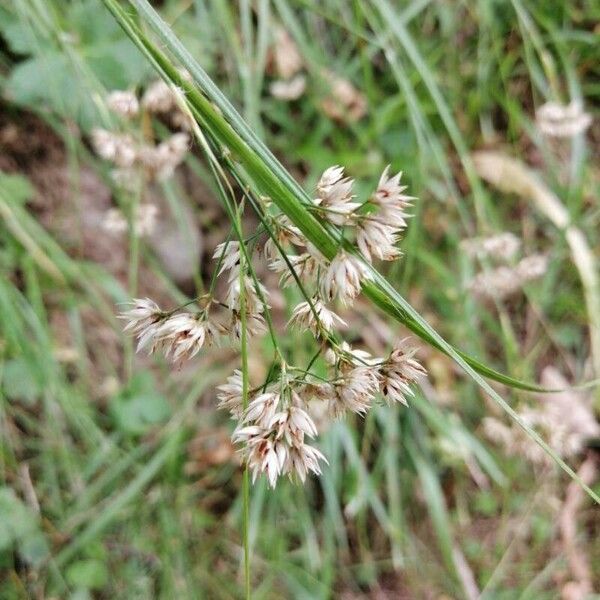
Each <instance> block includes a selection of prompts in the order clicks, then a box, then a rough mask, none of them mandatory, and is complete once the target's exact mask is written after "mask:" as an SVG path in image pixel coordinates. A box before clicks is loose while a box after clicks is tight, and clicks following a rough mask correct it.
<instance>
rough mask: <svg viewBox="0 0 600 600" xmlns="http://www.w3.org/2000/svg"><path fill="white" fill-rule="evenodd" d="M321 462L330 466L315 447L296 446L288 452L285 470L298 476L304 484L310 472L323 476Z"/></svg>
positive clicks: (306, 445)
mask: <svg viewBox="0 0 600 600" xmlns="http://www.w3.org/2000/svg"><path fill="white" fill-rule="evenodd" d="M320 460H322V461H323V462H324V463H326V464H328V463H327V459H326V458H325V457H324V456H323V454H322V453H321V452H320V451H319V450H317V449H316V448H314V447H313V446H309V445H308V444H294V445H293V446H291V447H290V448H289V449H288V451H287V456H286V460H285V463H284V466H283V469H284V470H285V471H286V472H288V473H289V474H296V475H297V476H298V477H299V478H300V481H301V482H302V483H304V481H305V480H306V475H307V474H308V472H309V471H312V472H313V473H314V474H315V475H321V472H322V471H321V466H320V465H319V461H320Z"/></svg>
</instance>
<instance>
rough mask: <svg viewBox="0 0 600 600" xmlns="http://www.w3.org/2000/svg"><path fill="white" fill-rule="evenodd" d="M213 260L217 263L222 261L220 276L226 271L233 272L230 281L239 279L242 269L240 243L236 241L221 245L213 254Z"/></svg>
mask: <svg viewBox="0 0 600 600" xmlns="http://www.w3.org/2000/svg"><path fill="white" fill-rule="evenodd" d="M213 259H214V260H216V261H217V262H219V261H221V267H220V269H219V272H218V275H222V274H223V273H224V272H225V271H231V274H230V276H229V279H230V281H231V280H232V279H234V278H235V277H239V272H240V271H239V267H240V243H239V242H237V241H235V240H229V241H227V242H222V243H220V244H219V245H218V246H217V247H216V248H215V252H214V254H213Z"/></svg>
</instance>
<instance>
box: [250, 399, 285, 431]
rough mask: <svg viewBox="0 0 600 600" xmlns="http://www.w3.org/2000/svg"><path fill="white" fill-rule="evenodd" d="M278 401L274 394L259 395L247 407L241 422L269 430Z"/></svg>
mask: <svg viewBox="0 0 600 600" xmlns="http://www.w3.org/2000/svg"><path fill="white" fill-rule="evenodd" d="M279 400H280V396H279V394H277V393H275V392H265V393H264V394H259V395H258V396H256V398H254V400H252V402H250V404H249V405H248V408H247V409H246V411H245V413H244V418H243V419H242V422H243V423H253V424H254V425H260V426H261V427H264V428H265V429H267V428H270V423H271V420H272V419H273V417H274V416H275V414H276V412H277V408H278V407H279Z"/></svg>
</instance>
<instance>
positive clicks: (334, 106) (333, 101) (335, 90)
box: [321, 71, 367, 123]
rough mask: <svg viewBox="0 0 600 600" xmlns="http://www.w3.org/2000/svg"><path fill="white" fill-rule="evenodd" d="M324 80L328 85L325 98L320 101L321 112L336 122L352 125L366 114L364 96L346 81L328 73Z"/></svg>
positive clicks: (325, 74)
mask: <svg viewBox="0 0 600 600" xmlns="http://www.w3.org/2000/svg"><path fill="white" fill-rule="evenodd" d="M323 75H324V78H325V80H326V81H327V84H328V85H329V92H328V94H327V96H326V97H325V98H324V99H323V100H322V101H321V108H322V109H323V112H324V113H325V114H326V115H327V116H328V117H330V118H331V119H334V120H336V121H341V122H349V123H353V122H356V121H358V120H360V119H362V118H363V117H364V116H365V115H366V114H367V100H366V98H365V96H364V95H363V94H362V93H361V92H360V91H359V90H357V89H356V87H355V86H354V85H353V84H352V83H351V82H350V81H348V80H347V79H344V78H343V77H340V76H338V75H336V74H334V73H332V72H330V71H326V72H325V73H324V74H323Z"/></svg>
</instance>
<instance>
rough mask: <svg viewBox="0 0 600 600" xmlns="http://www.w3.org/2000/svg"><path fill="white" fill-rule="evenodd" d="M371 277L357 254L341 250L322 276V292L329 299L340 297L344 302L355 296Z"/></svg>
mask: <svg viewBox="0 0 600 600" xmlns="http://www.w3.org/2000/svg"><path fill="white" fill-rule="evenodd" d="M368 279H371V274H370V273H369V271H368V269H367V267H366V265H365V264H364V263H363V262H362V261H361V260H360V259H359V258H357V257H356V256H353V255H352V254H347V253H346V252H344V251H342V252H340V253H339V254H338V255H337V256H336V257H335V258H334V259H333V260H332V261H331V264H330V265H329V267H328V268H327V271H326V272H325V273H324V275H323V276H322V278H321V294H322V296H323V297H324V298H326V299H327V300H332V299H333V298H336V297H337V298H339V299H340V300H341V301H342V302H343V303H347V301H348V300H349V299H352V298H355V297H356V296H357V295H358V294H359V292H360V289H361V285H362V282H363V281H365V280H368Z"/></svg>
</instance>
